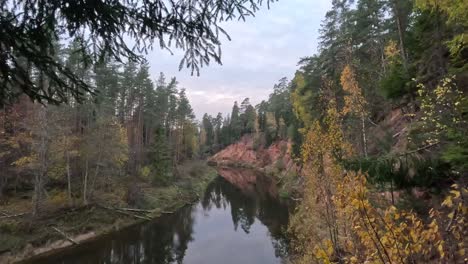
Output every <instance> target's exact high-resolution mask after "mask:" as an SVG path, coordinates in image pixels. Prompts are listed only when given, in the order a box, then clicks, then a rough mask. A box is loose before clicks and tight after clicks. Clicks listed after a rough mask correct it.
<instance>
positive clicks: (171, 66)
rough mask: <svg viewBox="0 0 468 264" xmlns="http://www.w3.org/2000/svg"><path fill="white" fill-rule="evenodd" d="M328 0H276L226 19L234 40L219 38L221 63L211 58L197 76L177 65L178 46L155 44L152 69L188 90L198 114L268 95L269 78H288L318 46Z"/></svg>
mask: <svg viewBox="0 0 468 264" xmlns="http://www.w3.org/2000/svg"><path fill="white" fill-rule="evenodd" d="M330 2H331V1H330V0H280V1H279V2H276V3H274V4H272V5H271V9H270V10H266V8H264V9H262V10H261V11H260V12H259V13H257V15H256V17H255V18H250V19H248V20H247V22H245V23H244V22H237V21H235V22H229V23H226V24H225V27H224V28H225V29H226V30H227V32H228V33H229V34H230V36H231V37H232V41H230V42H229V41H227V40H224V41H223V42H222V43H223V45H222V61H223V65H222V66H220V65H215V64H212V65H210V66H209V67H207V68H203V69H202V70H201V76H200V77H196V76H191V75H190V71H188V70H182V71H181V72H179V71H178V68H179V62H180V59H181V58H182V53H181V52H180V51H175V52H174V56H171V55H170V54H169V53H168V52H167V51H161V50H157V49H155V50H154V51H152V52H151V53H150V54H149V55H148V56H147V58H148V60H149V62H150V65H151V75H152V77H153V79H156V78H157V76H158V75H159V72H161V71H162V72H164V73H165V74H166V76H176V77H177V79H178V80H179V82H180V87H185V88H187V94H188V96H189V99H190V101H191V103H192V106H193V108H194V110H195V113H196V115H197V118H198V119H201V117H202V115H203V113H205V112H208V113H209V114H212V115H216V113H217V112H222V113H223V114H224V113H228V112H230V111H231V108H232V104H233V102H234V101H235V100H237V101H239V102H241V101H242V100H243V98H245V97H249V98H250V99H251V102H252V103H254V104H256V103H259V102H260V101H261V100H263V99H266V98H267V95H268V94H269V93H270V92H271V90H272V87H273V84H274V83H275V82H276V81H277V80H279V79H280V78H282V77H285V76H286V77H288V78H291V77H292V76H293V74H294V71H295V70H296V64H297V61H298V60H299V58H301V57H304V56H309V55H311V54H313V53H314V52H315V51H316V49H317V38H318V29H319V27H320V23H321V20H322V19H323V17H324V15H325V12H326V11H327V10H328V9H329V8H330V5H331V4H330Z"/></svg>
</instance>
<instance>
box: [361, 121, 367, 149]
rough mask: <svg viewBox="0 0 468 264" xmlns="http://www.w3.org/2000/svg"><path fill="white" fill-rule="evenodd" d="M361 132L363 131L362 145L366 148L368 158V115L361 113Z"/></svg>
mask: <svg viewBox="0 0 468 264" xmlns="http://www.w3.org/2000/svg"><path fill="white" fill-rule="evenodd" d="M361 132H362V145H363V149H364V157H366V158H367V134H366V116H365V115H364V114H361Z"/></svg>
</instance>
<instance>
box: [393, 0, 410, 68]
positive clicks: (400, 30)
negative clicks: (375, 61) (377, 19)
mask: <svg viewBox="0 0 468 264" xmlns="http://www.w3.org/2000/svg"><path fill="white" fill-rule="evenodd" d="M397 1H398V0H393V14H394V16H395V21H396V24H397V29H398V39H399V42H400V55H401V60H402V62H403V67H404V68H405V70H408V59H407V57H406V50H405V41H404V31H405V29H404V28H403V25H402V22H401V12H400V10H399V5H398V2H397Z"/></svg>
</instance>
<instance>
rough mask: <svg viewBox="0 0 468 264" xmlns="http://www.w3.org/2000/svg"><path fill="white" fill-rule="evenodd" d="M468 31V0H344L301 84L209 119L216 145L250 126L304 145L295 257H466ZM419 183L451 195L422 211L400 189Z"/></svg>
mask: <svg viewBox="0 0 468 264" xmlns="http://www.w3.org/2000/svg"><path fill="white" fill-rule="evenodd" d="M467 36H468V2H467V1H462V0H455V1H430V0H414V1H407V0H358V1H348V0H333V1H332V9H331V10H330V11H328V12H327V14H326V16H325V19H324V20H323V23H322V25H321V29H320V45H319V52H318V53H317V54H314V55H312V56H309V57H305V58H302V59H301V60H300V61H299V69H298V70H297V71H296V74H295V76H294V78H293V79H292V80H291V81H290V82H288V81H287V80H286V79H282V80H280V81H279V83H278V84H277V85H275V87H274V91H273V93H272V94H271V95H270V97H269V99H268V100H267V101H262V102H261V103H260V104H259V105H257V106H256V107H255V111H253V109H254V108H253V107H252V106H251V105H250V103H249V100H248V99H245V100H244V101H243V102H242V104H241V107H239V105H238V104H237V102H236V103H235V104H234V107H233V110H232V113H231V115H230V116H228V117H226V118H224V119H223V118H222V117H221V115H218V116H217V117H216V118H212V117H211V116H209V115H205V116H204V119H203V130H202V131H204V132H203V133H206V134H207V135H208V136H207V140H206V146H207V147H208V151H210V149H211V150H212V151H213V152H216V151H217V150H218V149H219V148H222V147H223V146H225V145H227V144H230V143H232V142H233V141H236V140H237V139H239V138H240V137H241V136H242V135H243V134H249V133H254V135H255V136H254V138H255V140H256V141H260V142H263V143H264V144H266V145H268V144H270V143H271V142H273V141H274V140H278V139H287V140H290V141H292V142H293V146H294V149H293V150H294V151H293V153H294V154H295V157H296V161H297V162H298V163H300V164H302V165H303V170H302V174H303V177H304V181H305V183H304V193H303V198H302V201H301V203H300V205H299V207H298V211H297V212H296V214H295V216H294V217H293V219H292V224H291V226H290V231H291V234H292V235H293V237H294V246H293V247H294V249H295V251H296V252H295V253H296V256H297V258H296V259H295V260H294V262H296V263H366V262H372V263H420V262H427V261H429V262H430V261H433V260H436V262H437V261H440V262H447V263H448V262H450V263H463V262H466V239H464V238H465V237H466V236H467V235H468V234H467V230H466V219H468V207H467V204H466V199H467V197H468V196H467V195H468V189H467V185H466V177H467V164H468V152H467V150H468V135H467V133H468V120H467V119H468V100H467V96H466V92H467V88H466V87H467V84H468V37H467ZM221 120H223V121H221ZM211 135H214V136H211ZM209 138H213V139H214V140H209ZM209 146H211V148H210V147H209ZM284 177H285V176H284V174H281V175H280V176H279V178H280V179H279V181H282V180H283V179H284ZM450 185H451V187H449V186H450ZM376 188H377V189H378V190H381V191H388V192H390V193H391V203H390V204H388V203H385V202H384V201H380V200H379V199H377V198H376V197H375V196H376V195H377V193H376V191H375V189H376ZM415 188H416V189H418V188H422V189H426V190H429V191H428V192H433V193H438V192H443V193H446V192H448V191H447V189H449V190H450V193H449V194H448V195H447V196H446V198H445V199H443V202H442V204H441V206H440V205H437V204H434V202H432V203H430V202H428V201H424V203H426V206H425V209H422V208H419V210H418V211H419V214H418V213H416V212H415V211H412V210H408V208H407V207H406V208H405V206H403V205H401V204H397V202H396V201H395V200H396V198H395V197H394V192H397V193H400V194H401V193H405V192H404V191H405V190H408V192H411V191H410V190H415ZM412 206H414V207H413V209H418V208H416V202H414V204H412ZM431 207H432V208H431ZM410 208H411V207H410ZM447 223H448V224H447Z"/></svg>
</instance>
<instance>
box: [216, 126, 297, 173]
mask: <svg viewBox="0 0 468 264" xmlns="http://www.w3.org/2000/svg"><path fill="white" fill-rule="evenodd" d="M209 162H210V163H212V164H216V165H217V166H237V167H255V168H267V167H272V166H275V167H277V168H278V169H280V170H283V169H290V168H293V167H294V166H295V165H294V162H293V160H292V158H291V142H288V141H286V140H279V141H276V142H274V143H273V144H271V145H270V146H268V147H263V146H258V147H255V142H254V138H253V136H252V135H245V136H243V137H242V138H241V139H240V140H239V141H237V142H236V143H234V144H231V145H229V146H227V147H226V148H224V149H223V150H221V151H219V152H218V153H216V154H215V155H214V156H212V157H211V158H209Z"/></svg>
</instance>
